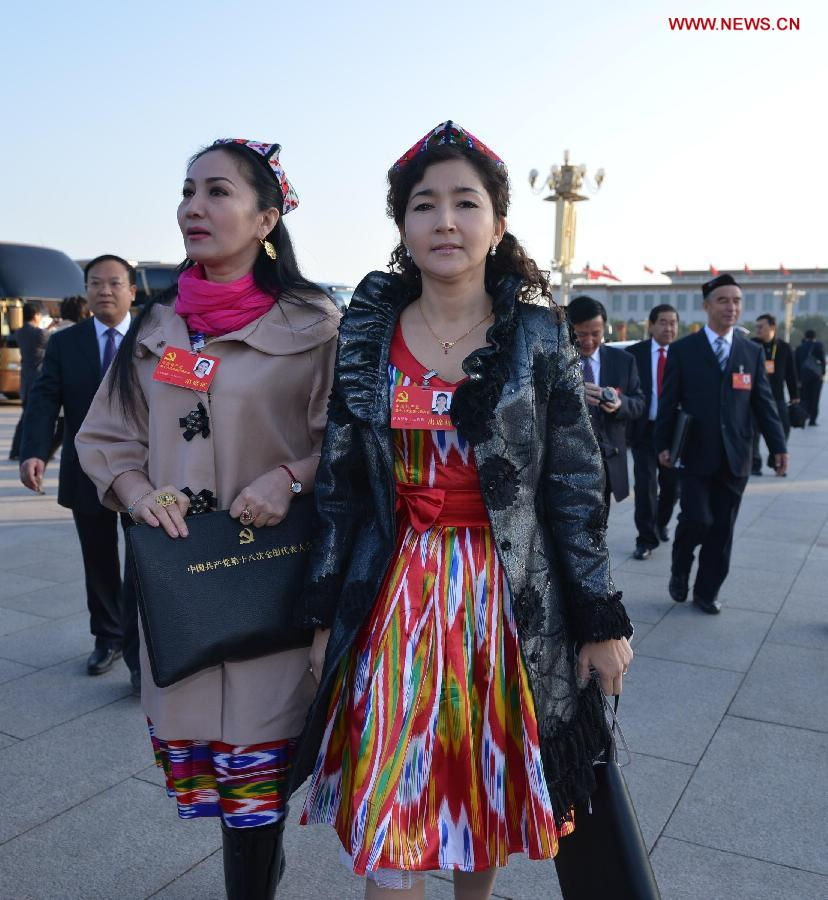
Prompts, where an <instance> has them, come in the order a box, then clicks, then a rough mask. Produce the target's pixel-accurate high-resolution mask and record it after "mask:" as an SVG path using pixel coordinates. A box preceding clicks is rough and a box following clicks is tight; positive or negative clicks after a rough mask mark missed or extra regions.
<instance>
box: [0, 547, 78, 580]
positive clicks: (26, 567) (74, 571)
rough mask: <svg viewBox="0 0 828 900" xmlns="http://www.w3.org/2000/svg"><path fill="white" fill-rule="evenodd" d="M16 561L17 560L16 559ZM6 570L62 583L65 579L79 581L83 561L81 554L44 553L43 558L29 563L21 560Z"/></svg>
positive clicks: (15, 573)
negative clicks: (53, 554)
mask: <svg viewBox="0 0 828 900" xmlns="http://www.w3.org/2000/svg"><path fill="white" fill-rule="evenodd" d="M15 562H17V561H16V560H15ZM5 571H6V572H11V573H12V574H14V575H28V576H29V577H30V578H43V579H46V580H47V581H53V582H55V583H56V584H62V583H63V582H64V581H77V580H78V579H79V578H83V562H82V561H81V558H80V555H79V554H74V553H73V554H71V555H64V554H59V555H55V556H52V555H51V554H49V553H44V555H43V558H42V559H39V560H36V561H32V562H27V563H22V562H21V563H20V564H19V565H15V566H14V567H8V568H5ZM3 577H5V575H4V576H3Z"/></svg>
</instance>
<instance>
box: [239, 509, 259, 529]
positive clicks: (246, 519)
mask: <svg viewBox="0 0 828 900" xmlns="http://www.w3.org/2000/svg"><path fill="white" fill-rule="evenodd" d="M255 518H256V517H255V516H254V515H253V510H252V509H251V508H250V507H249V506H245V508H244V509H243V510H242V511H241V515H240V516H239V520H240V521H241V522H242V523H243V524H244V525H249V524H250V523H251V522H252V521H253V519H255Z"/></svg>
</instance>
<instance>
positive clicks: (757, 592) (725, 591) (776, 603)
mask: <svg viewBox="0 0 828 900" xmlns="http://www.w3.org/2000/svg"><path fill="white" fill-rule="evenodd" d="M795 579H796V574H795V573H794V572H765V571H760V570H758V569H739V570H738V572H736V573H734V572H731V573H730V575H729V576H728V577H727V578H726V579H725V582H724V584H723V585H722V587H721V590H720V591H719V599H720V600H721V601H722V603H723V604H725V605H727V607H728V608H731V609H734V608H738V609H754V610H756V611H757V612H766V613H777V612H779V610H780V608H781V607H782V604H783V603H784V602H785V598H786V597H787V595H788V592H789V591H790V589H791V587H792V586H793V583H794V580H795Z"/></svg>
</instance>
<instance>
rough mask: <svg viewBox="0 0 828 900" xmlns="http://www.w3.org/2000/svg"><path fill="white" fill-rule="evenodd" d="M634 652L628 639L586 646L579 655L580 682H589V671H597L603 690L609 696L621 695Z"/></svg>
mask: <svg viewBox="0 0 828 900" xmlns="http://www.w3.org/2000/svg"><path fill="white" fill-rule="evenodd" d="M632 658H633V652H632V647H630V642H629V641H628V640H627V639H626V638H621V640H618V641H600V642H599V643H594V644H584V646H583V647H581V652H580V653H579V654H578V682H579V683H580V684H582V685H585V684H586V683H587V682H588V681H589V670H590V669H591V668H592V669H595V671H596V672H597V673H598V675H599V677H600V679H601V688H602V689H603V691H604V693H605V694H606V695H607V696H608V697H611V696H615V695H618V694H620V693H621V682H622V680H623V676H624V675H626V674H627V668H628V667H629V665H630V663H631V662H632Z"/></svg>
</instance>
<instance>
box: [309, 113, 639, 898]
mask: <svg viewBox="0 0 828 900" xmlns="http://www.w3.org/2000/svg"><path fill="white" fill-rule="evenodd" d="M388 177H389V185H390V187H389V192H388V210H389V213H390V215H392V216H393V218H394V221H395V222H396V224H397V226H398V227H399V232H400V244H399V245H398V246H397V248H396V249H395V251H394V253H393V255H392V259H391V274H383V273H380V272H372V273H371V274H369V275H368V276H366V278H365V279H364V280H363V281H362V283H361V284H360V285H359V287H358V288H357V290H356V292H355V293H354V296H353V299H352V302H351V305H350V307H349V309H348V311H347V313H346V315H345V318H344V320H343V323H342V326H341V329H340V339H339V348H338V355H337V364H336V369H335V373H334V388H333V392H332V396H331V402H330V404H329V410H328V416H329V418H328V426H327V432H326V437H325V443H324V445H323V451H322V462H321V464H320V468H319V471H318V473H317V481H316V502H317V509H318V512H319V516H320V528H319V532H318V534H317V536H316V545H315V549H314V551H313V554H312V560H311V565H310V573H309V579H308V584H307V592H306V595H305V597H304V604H305V613H304V617H303V619H304V622H305V624H307V625H314V626H316V628H317V632H316V638H315V640H314V646H313V648H312V650H311V665H312V667H313V669H314V672H315V674H316V675H317V676H318V677H319V681H320V688H319V693H318V695H317V698H316V700H315V702H314V706H313V708H312V710H311V713H310V716H309V720H308V724H307V726H306V729H305V732H304V733H303V738H302V740H301V741H300V746H299V750H298V751H297V758H296V763H295V768H294V772H293V773H292V779H293V783H294V784H295V785H298V784H300V783H301V782H302V780H303V779H304V778H305V777H306V776H307V775H308V774H310V775H311V781H310V786H309V789H308V792H307V796H306V799H305V802H304V809H303V811H302V816H301V822H302V824H308V823H316V822H326V823H328V824H330V825H332V826H333V827H334V828H335V829H336V832H337V834H338V836H339V838H340V841H341V843H342V847H343V856H344V857H345V858H346V859H347V861H348V863H349V865H350V866H351V867H352V869H353V871H354V872H356V873H357V874H360V875H367V876H368V882H367V883H366V897H367V898H372V900H376V898H382V897H400V896H408V897H422V896H424V877H425V873H426V872H428V871H433V870H438V869H448V870H452V871H453V872H454V884H455V895H456V896H457V897H462V898H486V897H489V896H490V894H491V890H492V886H493V883H494V877H495V872H496V870H497V868H498V867H502V866H505V865H506V864H507V861H508V857H509V855H510V854H511V853H525V854H528V855H529V856H530V857H531V858H533V859H544V858H551V857H553V856H554V855H555V853H556V851H557V848H558V841H559V839H561V838H562V836H564V835H567V834H569V833H571V832H572V830H573V828H577V827H578V826H577V822H578V815H579V814H580V813H579V809H580V808H581V807H584V806H585V805H586V804H587V801H588V798H589V795H590V793H591V791H592V790H593V789H594V786H595V782H594V776H593V772H592V764H593V760H594V759H595V758H596V757H598V756H599V755H600V753H601V751H602V750H603V749H604V748H605V746H606V743H607V739H608V734H607V726H606V723H605V719H604V716H603V705H602V704H603V699H602V697H601V687H603V690H604V691H605V692H606V693H607V694H610V693H614V694H617V693H619V692H620V690H621V678H622V675H623V673H624V672H626V670H627V666H628V665H629V663H630V661H631V659H632V651H631V650H630V647H629V643H628V641H627V639H628V638H629V637H630V636H631V635H632V627H631V625H630V622H629V619H628V618H627V615H626V612H625V611H624V607H623V605H622V604H621V602H620V594H619V593H617V592H616V590H615V587H614V585H613V583H612V581H611V579H610V572H609V559H608V554H607V550H606V546H605V542H604V514H603V477H604V476H603V467H602V464H601V457H600V454H599V451H598V447H597V445H596V442H595V438H594V436H593V433H592V429H591V427H590V424H589V416H588V413H587V411H586V407H585V405H584V397H583V382H582V378H581V375H580V369H579V366H578V363H577V359H576V354H575V352H574V349H573V347H572V344H571V341H570V337H569V332H568V329H567V326H566V324H565V323H564V321H563V319H562V317H561V316H559V315H558V314H557V309H552V310H550V309H549V301H550V299H551V297H550V289H549V285H548V282H547V280H546V278H545V277H544V276H543V275H542V274H541V273H540V272H539V271H538V268H537V266H536V265H535V263H534V262H533V261H532V260H531V259H529V258H528V257H527V255H526V254H525V252H524V251H523V250H522V248H521V247H520V245H519V244H518V242H517V241H516V240H515V238H514V237H513V236H512V235H511V234H510V233H509V232H508V231H507V230H506V213H507V208H508V197H509V185H508V178H507V173H506V169H505V166H504V165H503V162H502V161H501V160H500V159H499V158H498V157H497V156H496V155H495V154H494V153H493V152H492V151H491V150H489V149H488V148H487V147H486V146H485V145H484V144H483V143H482V142H481V141H479V140H477V139H476V138H475V137H474V136H473V135H471V134H469V133H468V132H466V131H464V130H463V129H462V128H460V127H459V126H458V125H456V124H455V123H453V122H446V123H443V124H442V125H439V126H438V127H437V128H435V129H434V130H433V131H431V132H429V134H427V135H426V136H425V137H424V138H423V139H422V140H420V141H419V142H418V143H417V144H415V145H414V147H412V148H411V150H409V151H408V152H407V153H406V154H404V155H403V156H402V157H401V158H400V159H399V160H398V161H397V162H396V163H395V164H394V166H393V167H392V168H391V170H390V171H389V175H388ZM439 395H445V399H443V400H441V402H440V405H439V407H438V405H437V397H438V396H439ZM441 410H442V411H441ZM446 410H447V411H446ZM323 660H324V662H323ZM590 670H594V671H595V672H597V674H598V676H599V679H600V686H599V684H598V680H596V679H593V678H590V677H589V676H590Z"/></svg>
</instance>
